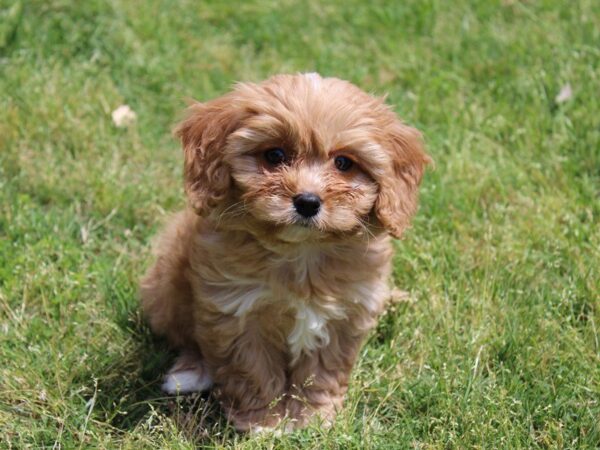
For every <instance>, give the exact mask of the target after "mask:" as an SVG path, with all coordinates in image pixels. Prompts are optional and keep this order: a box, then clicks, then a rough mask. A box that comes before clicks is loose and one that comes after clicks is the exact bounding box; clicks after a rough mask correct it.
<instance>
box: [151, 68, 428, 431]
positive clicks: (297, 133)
mask: <svg viewBox="0 0 600 450" xmlns="http://www.w3.org/2000/svg"><path fill="white" fill-rule="evenodd" d="M176 134H177V136H179V137H180V139H181V142H182V146H183V151H184V159H185V162H184V174H185V175H184V176H185V191H186V193H187V197H188V200H189V208H188V209H186V210H185V211H182V212H180V213H179V214H177V215H175V216H174V217H173V218H172V219H171V221H170V223H169V224H168V226H167V227H166V229H165V230H164V231H163V233H162V234H161V236H160V239H159V240H158V246H157V251H156V256H157V260H156V263H155V264H154V266H153V267H152V268H151V269H150V270H149V271H148V273H147V274H146V276H145V277H144V279H143V281H142V283H141V297H142V304H143V309H144V311H145V314H146V316H147V318H148V320H149V323H150V326H151V328H152V330H153V331H154V332H155V333H157V334H159V335H164V336H166V338H167V339H168V340H169V342H170V343H171V344H172V345H173V346H175V347H176V348H178V349H180V350H181V354H180V356H179V358H178V360H177V361H176V363H175V365H174V367H173V368H172V369H171V371H170V372H169V374H168V375H167V376H166V379H165V383H164V385H163V389H164V390H165V391H167V392H168V393H176V392H190V391H200V390H205V389H208V388H210V387H211V386H213V384H214V387H215V389H214V392H215V394H216V396H217V398H218V399H219V400H220V402H221V404H222V406H223V408H224V410H225V413H226V415H227V417H228V419H229V420H231V421H232V423H233V425H234V426H235V427H236V428H237V429H239V430H261V429H264V428H265V427H274V426H276V425H277V424H278V423H279V422H280V421H281V420H282V419H286V427H288V429H289V428H295V427H300V426H303V425H305V424H307V423H308V421H309V420H310V419H311V417H320V418H321V419H324V420H325V421H327V422H330V421H332V420H333V418H334V416H335V414H336V411H337V410H339V408H340V407H341V406H342V401H343V398H344V394H345V393H346V390H347V387H348V379H349V376H350V372H351V369H352V366H353V365H354V362H355V360H356V357H357V354H358V351H359V349H360V346H361V343H362V342H363V340H364V338H365V336H366V335H367V333H368V332H369V330H370V329H371V328H373V327H374V326H375V324H376V320H377V317H378V315H379V314H380V313H381V312H382V310H383V309H384V307H385V304H386V301H387V299H388V298H389V297H390V290H389V278H390V272H391V259H392V243H391V239H390V235H391V236H393V237H396V238H398V237H400V236H401V235H402V233H403V231H404V230H405V229H406V227H407V226H408V225H409V222H410V220H411V217H412V216H413V214H414V213H415V210H416V209H417V189H418V185H419V183H420V181H421V177H422V175H423V171H424V168H425V166H426V164H427V163H428V162H429V161H430V159H429V157H428V156H427V155H426V154H425V152H424V150H423V147H422V142H421V137H420V134H419V132H418V131H417V130H415V129H414V128H411V127H409V126H407V125H405V124H403V123H402V122H401V121H400V120H399V119H398V118H397V117H396V116H395V114H394V113H393V112H392V111H391V110H390V109H389V108H388V107H387V106H386V105H385V104H384V103H383V101H382V100H381V99H379V98H375V97H372V96H370V95H367V94H366V93H364V92H362V91H361V90H360V89H358V88H357V87H355V86H354V85H352V84H350V83H348V82H346V81H342V80H339V79H336V78H322V77H321V76H319V75H317V74H300V75H278V76H274V77H272V78H270V79H269V80H267V81H265V82H263V83H261V84H251V83H242V84H238V85H237V86H236V87H235V89H234V90H233V92H231V93H229V94H226V95H224V96H223V97H221V98H218V99H216V100H212V101H210V102H207V103H196V104H193V105H192V106H191V107H190V108H189V111H188V115H187V118H186V119H185V120H184V121H183V123H181V124H180V125H179V126H178V128H177V129H176Z"/></svg>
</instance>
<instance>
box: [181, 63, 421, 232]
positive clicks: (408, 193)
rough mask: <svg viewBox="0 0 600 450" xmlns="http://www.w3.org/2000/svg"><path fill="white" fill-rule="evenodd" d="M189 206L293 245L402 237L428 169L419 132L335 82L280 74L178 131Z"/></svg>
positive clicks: (195, 109) (206, 108)
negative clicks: (349, 238) (379, 235)
mask: <svg viewBox="0 0 600 450" xmlns="http://www.w3.org/2000/svg"><path fill="white" fill-rule="evenodd" d="M176 133H177V135H178V136H179V137H180V138H181V141H182V145H183V149H184V153H185V168H184V172H185V188H186V192H187V194H188V197H189V200H190V204H191V206H192V207H193V208H194V209H195V210H196V212H197V213H198V214H200V215H212V216H213V218H214V219H215V220H217V221H219V223H221V222H222V223H224V224H226V223H230V224H231V223H233V224H235V223H238V224H246V225H247V226H248V227H250V228H253V229H256V228H257V227H258V228H260V229H263V230H268V233H269V234H270V236H272V237H275V238H277V239H280V240H282V241H287V242H299V241H304V240H310V239H315V240H319V239H325V238H326V237H328V236H329V237H331V236H339V235H345V236H346V235H348V234H356V235H358V234H361V233H365V232H368V233H370V234H376V233H378V232H380V231H383V230H384V229H385V230H387V231H388V232H389V233H390V234H391V235H393V236H395V237H399V236H400V235H401V234H402V232H403V230H404V229H405V228H406V227H407V226H408V225H409V222H410V219H411V217H412V215H413V214H414V213H415V211H416V207H417V189H418V185H419V182H420V180H421V177H422V175H423V171H424V168H425V165H426V164H427V163H428V162H429V161H430V159H429V157H428V156H427V155H426V154H425V152H424V151H423V147H422V142H421V136H420V134H419V132H418V131H417V130H416V129H414V128H411V127H409V126H407V125H405V124H403V123H402V122H401V121H400V120H399V119H398V118H397V117H396V115H395V114H394V113H393V112H392V111H391V110H390V109H389V108H388V107H387V106H386V105H385V104H384V103H383V101H382V100H381V99H379V98H375V97H372V96H370V95H368V94H366V93H364V92H363V91H361V90H360V89H358V88H357V87H356V86H354V85H352V84H350V83H348V82H346V81H342V80H339V79H336V78H322V77H320V76H319V75H317V74H302V75H278V76H275V77H272V78H270V79H269V80H267V81H265V82H263V83H262V84H250V83H242V84H238V85H237V86H236V88H235V89H234V91H233V92H231V93H229V94H226V95H225V96H223V97H220V98H218V99H216V100H212V101H210V102H207V103H202V104H200V103H197V104H194V105H192V106H191V107H190V109H189V114H188V116H187V118H186V119H185V120H184V121H183V123H181V124H180V125H179V127H178V128H177V130H176Z"/></svg>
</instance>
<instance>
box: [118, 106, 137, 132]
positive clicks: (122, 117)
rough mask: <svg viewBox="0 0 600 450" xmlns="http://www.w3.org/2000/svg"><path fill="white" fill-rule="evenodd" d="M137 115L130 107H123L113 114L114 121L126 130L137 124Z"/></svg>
mask: <svg viewBox="0 0 600 450" xmlns="http://www.w3.org/2000/svg"><path fill="white" fill-rule="evenodd" d="M136 117H137V115H136V114H135V112H134V111H133V110H132V109H131V108H130V107H129V105H121V106H119V107H118V108H117V109H115V110H114V111H113V112H112V120H113V122H114V124H115V125H116V126H117V127H119V128H125V127H128V126H129V125H132V124H133V123H134V122H135V119H136Z"/></svg>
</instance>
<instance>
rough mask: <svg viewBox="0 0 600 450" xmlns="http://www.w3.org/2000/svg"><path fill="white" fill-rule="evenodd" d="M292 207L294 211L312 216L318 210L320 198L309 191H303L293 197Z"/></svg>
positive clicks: (305, 215)
mask: <svg viewBox="0 0 600 450" xmlns="http://www.w3.org/2000/svg"><path fill="white" fill-rule="evenodd" d="M294 207H295V208H296V211H298V213H299V214H300V215H302V216H304V217H312V216H314V215H316V214H317V213H318V212H319V208H320V207H321V199H320V198H319V196H318V195H315V194H311V193H310V192H303V193H302V194H298V195H296V196H295V197H294Z"/></svg>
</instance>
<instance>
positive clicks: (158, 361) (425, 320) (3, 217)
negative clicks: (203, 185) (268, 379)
mask: <svg viewBox="0 0 600 450" xmlns="http://www.w3.org/2000/svg"><path fill="white" fill-rule="evenodd" d="M0 5H1V7H2V13H1V16H0V447H1V448H19V449H20V448H65V449H70V448H111V449H112V448H119V447H123V448H131V449H138V448H194V447H208V448H210V447H212V446H219V447H223V448H226V447H230V446H238V447H239V448H287V449H295V448H299V447H303V448H312V449H323V448H339V449H346V448H357V449H358V448H371V449H402V448H416V449H465V448H490V449H496V448H506V449H514V448H549V449H555V448H597V447H598V446H599V445H600V348H599V345H600V344H599V341H600V336H599V330H600V293H599V291H600V255H599V252H600V3H598V1H596V0H581V1H577V0H573V1H560V0H556V1H551V0H545V1H541V0H540V1H533V0H531V1H517V0H502V1H501V0H498V1H486V0H481V1H442V0H406V1H401V2H400V1H398V2H396V1H388V2H384V1H379V0H371V1H355V0H346V1H333V2H322V4H321V2H317V1H291V0H284V1H275V0H270V1H245V2H222V1H203V2H197V1H192V0H189V1H177V2H176V1H168V0H163V1H159V0H148V1H141V0H112V1H106V2H103V1H98V0H85V1H59V0H50V1H47V0H44V1H42V0H35V1H34V0H31V1H22V2H16V1H15V0H8V1H7V0H0ZM298 71H302V72H304V71H318V72H320V73H321V74H323V75H330V76H337V77H340V78H345V79H349V80H351V81H352V82H354V83H356V84H357V85H358V86H360V87H362V88H363V89H365V90H367V91H369V92H373V93H377V94H381V95H383V94H386V93H387V94H388V101H389V102H390V103H391V104H393V105H394V108H395V110H396V111H397V112H398V113H399V114H400V115H401V116H402V117H403V118H404V119H405V120H406V121H407V122H408V123H410V124H412V125H415V126H417V127H418V128H419V129H421V130H422V131H423V133H424V136H425V139H426V143H427V148H428V151H429V153H430V154H431V155H432V157H433V158H434V159H435V161H436V167H435V169H434V170H429V171H428V173H427V174H426V176H425V178H424V182H423V185H422V196H421V208H420V211H419V213H418V216H417V217H416V219H415V222H414V226H413V228H412V229H411V230H410V231H409V232H408V233H407V234H406V236H405V238H404V239H403V240H402V241H399V242H398V243H397V254H396V257H395V271H394V280H393V281H394V283H395V284H396V286H398V287H399V288H400V289H403V290H406V291H407V292H408V296H407V298H406V299H405V300H404V301H402V302H400V303H398V304H396V305H394V306H393V307H392V308H391V309H390V310H389V311H388V312H387V314H386V315H385V316H384V317H382V319H381V321H380V324H379V326H378V327H377V329H376V330H374V331H373V333H371V335H370V338H369V340H368V342H367V343H366V345H365V346H364V348H363V350H362V352H361V356H360V360H359V362H358V364H357V366H356V368H355V371H354V373H353V377H352V384H351V388H350V391H349V394H348V398H347V402H346V405H345V408H344V410H343V411H342V412H341V414H340V416H339V418H338V420H337V422H336V424H335V425H334V426H333V427H332V428H331V429H322V428H318V427H313V428H310V429H307V430H303V431H301V432H297V433H295V434H292V435H286V436H283V437H277V436H273V435H269V434H266V435H261V436H248V435H242V434H237V433H235V432H233V431H232V430H231V428H229V427H228V426H227V423H226V421H225V420H224V419H223V417H222V416H221V415H220V413H219V409H218V406H217V405H215V404H214V402H212V401H211V399H210V397H207V396H200V397H197V396H196V397H186V398H181V399H179V400H175V399H173V398H168V397H165V396H164V395H163V394H162V393H161V391H160V388H159V387H160V380H161V377H162V374H163V373H164V372H165V371H166V370H167V369H168V367H169V363H170V362H171V360H172V358H173V356H174V355H173V354H172V353H170V352H169V351H168V349H167V347H166V345H165V343H164V342H162V341H160V340H157V339H154V338H153V337H152V336H151V334H150V332H149V330H148V328H147V327H146V325H145V324H144V321H143V318H142V316H141V314H140V311H139V305H138V299H137V284H138V279H139V278H140V276H141V275H142V273H143V272H144V270H145V269H146V268H147V267H148V265H149V264H150V262H151V255H150V245H151V239H152V236H153V235H154V234H155V233H156V231H157V230H158V229H159V228H160V226H161V224H162V223H164V221H165V219H166V217H167V216H168V214H169V213H170V212H172V211H175V210H177V209H179V208H181V207H183V206H184V204H185V199H184V196H183V192H182V180H181V167H182V155H181V150H180V149H179V146H178V143H177V142H176V141H175V140H174V139H173V138H172V136H171V129H172V126H173V125H174V124H175V123H176V121H177V119H178V118H179V117H181V111H182V109H183V108H184V107H185V104H186V99H189V98H195V99H198V100H205V99H210V98H213V97H215V96H218V95H220V94H222V93H224V92H226V91H227V90H228V89H229V88H230V86H231V85H232V83H234V82H235V81H237V80H250V81H258V80H261V79H263V78H265V77H267V76H269V75H271V74H274V73H279V72H298ZM561 90H562V91H563V92H562V95H560V96H559V93H560V92H561ZM569 91H570V92H569ZM557 96H559V97H558V98H557ZM122 104H127V105H129V106H130V107H131V108H132V109H133V111H135V113H136V114H137V121H136V123H135V124H134V125H132V126H130V127H129V128H117V127H116V126H115V125H114V124H113V121H112V119H111V112H112V111H113V110H114V109H116V108H117V107H118V106H119V105H122Z"/></svg>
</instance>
